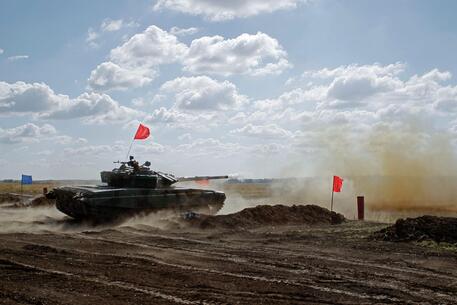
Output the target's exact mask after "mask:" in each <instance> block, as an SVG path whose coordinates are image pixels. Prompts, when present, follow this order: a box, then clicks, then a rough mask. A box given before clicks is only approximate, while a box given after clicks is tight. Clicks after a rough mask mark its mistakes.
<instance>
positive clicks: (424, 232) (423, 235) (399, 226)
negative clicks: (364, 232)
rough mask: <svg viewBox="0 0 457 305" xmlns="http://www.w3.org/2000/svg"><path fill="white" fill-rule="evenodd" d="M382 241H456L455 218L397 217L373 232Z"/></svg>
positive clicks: (456, 222) (456, 223) (456, 226)
mask: <svg viewBox="0 0 457 305" xmlns="http://www.w3.org/2000/svg"><path fill="white" fill-rule="evenodd" d="M373 237H374V238H376V239H380V240H384V241H423V240H431V241H435V242H438V243H439V242H447V243H457V218H453V217H437V216H428V215H426V216H421V217H417V218H406V219H399V220H397V222H395V224H393V225H392V226H389V227H387V228H384V229H382V230H380V231H378V232H375V233H374V234H373Z"/></svg>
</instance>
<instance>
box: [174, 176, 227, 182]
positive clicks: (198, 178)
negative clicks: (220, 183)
mask: <svg viewBox="0 0 457 305" xmlns="http://www.w3.org/2000/svg"><path fill="white" fill-rule="evenodd" d="M227 178H228V176H193V177H178V178H177V179H178V182H183V181H200V180H214V179H227Z"/></svg>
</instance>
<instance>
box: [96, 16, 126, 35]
mask: <svg viewBox="0 0 457 305" xmlns="http://www.w3.org/2000/svg"><path fill="white" fill-rule="evenodd" d="M123 25H124V20H122V19H117V20H112V19H109V18H108V19H105V20H103V22H102V24H101V25H100V30H102V31H103V32H115V31H119V30H120V29H122V26H123Z"/></svg>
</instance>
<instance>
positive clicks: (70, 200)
mask: <svg viewBox="0 0 457 305" xmlns="http://www.w3.org/2000/svg"><path fill="white" fill-rule="evenodd" d="M115 163H119V164H120V166H119V167H118V168H115V169H113V170H111V171H102V172H101V173H100V175H101V180H102V182H103V183H104V184H103V185H87V186H62V187H57V188H54V189H53V190H52V191H51V192H49V193H48V194H47V197H48V198H53V199H55V200H56V207H57V209H58V210H59V211H61V212H63V213H65V214H67V215H68V216H70V217H72V218H75V219H90V220H95V221H112V220H117V219H122V218H125V217H130V216H134V215H137V214H148V213H151V212H155V211H159V210H169V211H172V212H175V213H186V212H193V213H203V214H209V215H214V214H216V213H217V212H218V211H219V210H220V209H221V208H222V207H223V205H224V201H225V194H224V193H223V192H219V191H214V190H208V189H197V188H184V187H176V186H174V184H175V183H177V182H181V181H202V182H206V181H207V180H210V179H226V178H228V176H195V177H176V176H174V175H172V174H168V173H163V172H159V171H154V170H152V169H150V165H151V163H150V162H148V161H147V162H145V163H144V164H142V165H139V163H138V162H137V161H136V160H134V158H133V157H132V156H131V157H130V161H128V162H119V161H118V162H115Z"/></svg>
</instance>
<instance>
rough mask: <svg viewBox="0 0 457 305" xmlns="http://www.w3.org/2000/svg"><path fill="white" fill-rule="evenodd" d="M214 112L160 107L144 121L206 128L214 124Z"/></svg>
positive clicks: (190, 127)
mask: <svg viewBox="0 0 457 305" xmlns="http://www.w3.org/2000/svg"><path fill="white" fill-rule="evenodd" d="M216 117H217V115H216V114H214V113H197V114H195V113H186V112H181V111H179V110H177V109H174V108H171V109H167V108H165V107H160V108H158V109H155V110H154V111H153V112H152V113H151V114H150V115H148V116H146V117H145V119H144V121H145V122H146V123H150V124H166V125H167V126H169V127H174V128H185V129H198V130H204V129H207V128H209V127H211V126H212V125H213V124H214V121H215V118H216Z"/></svg>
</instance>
